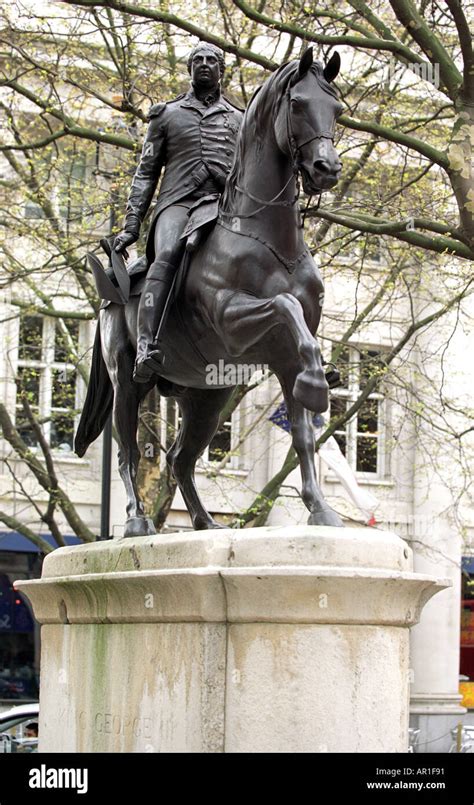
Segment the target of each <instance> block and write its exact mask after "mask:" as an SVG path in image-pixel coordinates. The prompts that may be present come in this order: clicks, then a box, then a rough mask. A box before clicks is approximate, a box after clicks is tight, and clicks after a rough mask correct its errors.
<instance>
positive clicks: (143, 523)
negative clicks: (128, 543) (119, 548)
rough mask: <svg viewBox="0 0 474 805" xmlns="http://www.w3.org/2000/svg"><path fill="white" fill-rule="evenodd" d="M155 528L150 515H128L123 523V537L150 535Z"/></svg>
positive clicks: (153, 532) (154, 531) (154, 532)
mask: <svg viewBox="0 0 474 805" xmlns="http://www.w3.org/2000/svg"><path fill="white" fill-rule="evenodd" d="M154 534H156V528H155V526H154V524H153V520H152V519H151V518H150V517H129V518H128V520H127V522H126V523H125V528H124V532H123V535H124V537H152V536H153V535H154Z"/></svg>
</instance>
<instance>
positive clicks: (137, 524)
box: [101, 308, 156, 537]
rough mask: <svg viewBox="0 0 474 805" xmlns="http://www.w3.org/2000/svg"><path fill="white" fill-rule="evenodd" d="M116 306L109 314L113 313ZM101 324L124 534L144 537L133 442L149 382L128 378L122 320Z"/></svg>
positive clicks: (148, 529) (146, 529)
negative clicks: (111, 398) (124, 512)
mask: <svg viewBox="0 0 474 805" xmlns="http://www.w3.org/2000/svg"><path fill="white" fill-rule="evenodd" d="M116 311H117V308H115V310H114V311H113V312H112V313H111V314H109V315H115V314H116ZM107 325H108V326H106V327H101V331H102V332H103V335H102V349H103V353H104V359H105V361H106V364H107V370H108V373H109V376H110V379H111V381H112V384H113V387H114V407H113V419H114V425H115V430H116V435H117V440H118V447H119V449H118V462H119V473H120V477H121V479H122V482H123V485H124V487H125V492H126V495H127V521H126V523H125V530H124V537H144V536H149V535H150V534H156V529H155V527H154V525H153V521H152V520H151V519H150V518H148V517H145V511H144V508H143V503H142V501H141V499H140V495H139V492H138V484H137V473H138V464H139V461H140V451H139V449H138V443H137V429H138V409H139V405H140V401H141V399H142V397H144V396H145V394H146V393H147V392H148V391H149V389H150V387H151V386H152V385H153V383H151V384H147V385H143V384H142V385H138V384H136V383H134V382H133V381H132V371H133V363H134V359H135V353H134V350H133V347H132V344H131V343H130V341H129V340H128V338H127V332H126V325H125V322H124V321H123V320H122V319H121V318H120V321H119V319H118V317H117V316H116V318H115V320H111V321H108V322H107Z"/></svg>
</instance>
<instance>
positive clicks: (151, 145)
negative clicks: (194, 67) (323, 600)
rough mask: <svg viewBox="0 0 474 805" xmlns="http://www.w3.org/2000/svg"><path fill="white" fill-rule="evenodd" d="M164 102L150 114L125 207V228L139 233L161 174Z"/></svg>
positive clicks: (153, 108)
mask: <svg viewBox="0 0 474 805" xmlns="http://www.w3.org/2000/svg"><path fill="white" fill-rule="evenodd" d="M165 110H166V104H165V103H158V104H156V105H155V106H152V107H151V109H150V112H149V114H148V120H149V125H148V129H147V133H146V137H145V142H144V143H143V149H142V154H141V157H140V162H139V164H138V168H137V170H136V172H135V176H134V177H133V181H132V186H131V189H130V193H129V196H128V201H127V208H126V211H125V225H124V230H125V231H126V232H133V233H134V234H136V235H137V237H138V234H139V232H140V226H141V224H142V221H143V219H144V217H145V215H146V213H147V211H148V208H149V206H150V204H151V202H152V199H153V196H154V194H155V190H156V185H157V184H158V179H159V178H160V172H161V168H162V167H163V162H164V155H165V119H164V118H165Z"/></svg>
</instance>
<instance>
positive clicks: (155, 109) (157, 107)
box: [147, 92, 186, 120]
mask: <svg viewBox="0 0 474 805" xmlns="http://www.w3.org/2000/svg"><path fill="white" fill-rule="evenodd" d="M185 95H186V93H185V92H182V93H181V95H178V96H177V97H176V98H172V99H171V100H170V101H162V102H161V103H155V104H153V106H151V107H150V111H149V112H148V115H147V120H151V118H152V117H158V115H161V113H162V112H163V110H164V109H165V108H166V106H167V105H168V104H169V103H174V102H175V101H180V100H181V99H182V98H184V96H185Z"/></svg>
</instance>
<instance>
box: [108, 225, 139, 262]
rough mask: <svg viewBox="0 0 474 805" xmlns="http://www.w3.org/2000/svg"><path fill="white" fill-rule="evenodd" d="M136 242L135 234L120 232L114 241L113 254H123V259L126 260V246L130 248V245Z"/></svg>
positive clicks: (136, 235)
mask: <svg viewBox="0 0 474 805" xmlns="http://www.w3.org/2000/svg"><path fill="white" fill-rule="evenodd" d="M137 240H138V233H137V232H127V231H124V232H121V233H120V235H117V237H116V238H115V240H114V252H117V254H123V255H124V257H125V258H127V257H128V253H127V246H131V245H132V243H136V241H137Z"/></svg>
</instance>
